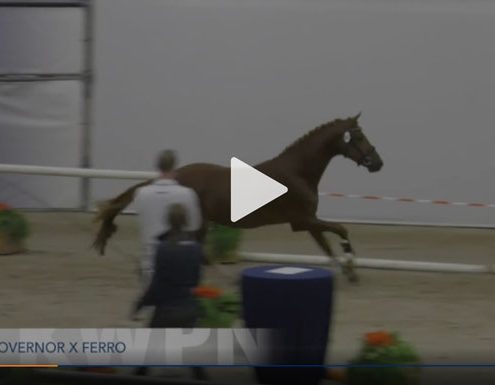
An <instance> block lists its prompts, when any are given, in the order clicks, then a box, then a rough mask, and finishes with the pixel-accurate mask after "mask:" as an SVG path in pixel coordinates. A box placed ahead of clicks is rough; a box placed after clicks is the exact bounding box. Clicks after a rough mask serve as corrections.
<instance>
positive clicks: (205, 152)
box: [93, 0, 495, 225]
mask: <svg viewBox="0 0 495 385" xmlns="http://www.w3.org/2000/svg"><path fill="white" fill-rule="evenodd" d="M96 34H97V36H98V42H97V43H98V44H97V46H96V58H97V71H98V78H97V94H96V126H95V133H94V134H95V136H94V154H93V155H94V163H95V166H96V167H104V168H119V169H129V170H141V169H149V168H150V166H151V164H152V162H153V159H154V156H155V154H156V152H157V151H159V150H160V149H163V148H175V149H177V150H178V151H179V153H180V155H181V158H182V161H183V163H189V162H195V161H209V162H216V163H221V164H228V162H229V159H230V157H231V156H236V157H239V158H240V159H243V160H245V161H247V162H251V163H256V162H259V161H261V160H264V159H266V158H269V157H271V156H273V155H274V154H276V153H277V152H278V151H280V150H281V149H283V148H284V146H286V145H287V144H289V143H290V142H292V141H293V140H294V139H296V138H297V137H298V136H300V135H302V134H303V133H305V132H306V131H307V130H309V129H311V128H313V127H315V126H317V125H319V124H320V123H322V122H325V121H328V120H332V119H334V118H336V117H345V116H348V115H351V114H355V113H357V112H358V111H362V112H363V115H362V125H363V127H364V128H365V130H366V133H367V134H368V136H369V137H370V138H371V140H372V142H374V144H375V145H376V146H377V148H378V150H379V152H380V153H381V154H382V156H383V158H384V161H385V167H384V169H383V170H382V171H381V172H380V173H379V174H373V175H370V174H368V173H367V172H366V171H364V170H362V169H358V168H356V167H355V166H354V165H352V164H350V163H349V162H348V161H345V160H343V159H339V160H338V161H336V162H335V163H333V164H332V165H331V166H330V168H329V169H328V171H327V173H326V174H325V177H324V180H323V181H322V183H321V190H322V191H337V192H344V193H362V194H378V195H387V196H411V197H417V198H434V199H452V200H467V201H474V202H478V201H480V202H491V201H495V182H494V179H493V177H492V176H493V171H494V168H495V166H494V164H495V163H494V161H493V157H492V146H493V143H494V141H495V127H494V125H493V123H492V122H493V117H492V110H493V106H494V103H495V95H494V92H495V74H494V69H495V45H494V44H493V36H495V5H494V4H493V3H489V2H483V1H470V2H469V3H463V2H457V1H432V2H426V1H424V2H423V1H402V2H391V1H390V2H388V1H387V2H377V1H367V2H359V1H350V2H329V1H315V0H310V1H308V0H305V1H291V0H263V1H261V0H243V1H240V0H237V1H236V0H181V1H178V0H177V1H171V0H167V1H164V0H142V1H139V2H137V1H134V0H100V1H98V2H97V29H96ZM127 185H128V183H122V182H110V181H101V182H96V183H95V184H94V191H93V192H94V198H95V199H101V198H106V197H108V196H112V195H114V194H115V193H118V192H119V191H120V190H121V188H122V187H123V186H127ZM320 206H321V207H320V213H321V215H322V216H329V217H335V218H347V219H368V220H393V221H424V222H432V223H433V222H450V223H462V224H465V223H469V224H488V225H495V220H494V214H495V211H494V210H493V209H492V210H490V209H475V208H446V207H432V206H425V205H422V206H420V205H412V204H409V205H407V204H397V203H389V202H382V203H380V202H360V201H355V200H351V201H347V200H339V199H332V198H324V199H323V200H322V201H321V205H320Z"/></svg>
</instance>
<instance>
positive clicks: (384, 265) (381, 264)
mask: <svg viewBox="0 0 495 385" xmlns="http://www.w3.org/2000/svg"><path fill="white" fill-rule="evenodd" d="M240 257H241V259H242V260H243V261H246V262H263V263H277V264H287V263H290V264H306V265H329V264H330V259H329V258H328V257H324V256H320V255H300V254H271V253H252V252H240ZM339 259H340V261H342V262H343V259H342V258H339ZM354 261H355V264H356V266H357V267H362V268H369V269H386V270H408V271H411V270H412V271H424V272H435V273H443V272H445V273H495V268H494V267H493V266H490V265H471V264H464V263H443V262H442V263H441V262H421V261H396V260H390V259H371V258H356V259H355V260H354Z"/></svg>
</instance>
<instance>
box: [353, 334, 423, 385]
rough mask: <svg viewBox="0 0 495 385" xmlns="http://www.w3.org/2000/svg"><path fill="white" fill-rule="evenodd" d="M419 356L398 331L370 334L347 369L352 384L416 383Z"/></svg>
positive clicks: (412, 384) (401, 384)
mask: <svg viewBox="0 0 495 385" xmlns="http://www.w3.org/2000/svg"><path fill="white" fill-rule="evenodd" d="M419 363H420V360H419V356H418V354H417V353H416V350H415V349H414V347H413V346H412V345H411V344H409V343H407V342H406V341H404V340H403V339H402V338H400V337H399V335H398V334H397V333H388V332H385V331H377V332H372V333H367V334H366V335H365V336H364V339H363V344H362V347H361V350H360V352H359V353H358V355H357V357H356V358H355V359H354V360H352V361H351V363H350V365H351V366H350V367H349V369H348V370H347V376H346V377H347V383H349V384H350V385H417V384H418V383H419V374H420V367H419Z"/></svg>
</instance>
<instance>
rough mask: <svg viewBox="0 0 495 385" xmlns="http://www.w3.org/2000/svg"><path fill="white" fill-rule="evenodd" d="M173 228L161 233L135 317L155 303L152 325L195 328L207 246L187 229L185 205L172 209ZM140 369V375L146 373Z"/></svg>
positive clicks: (198, 372) (200, 375) (197, 374)
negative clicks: (196, 293)
mask: <svg viewBox="0 0 495 385" xmlns="http://www.w3.org/2000/svg"><path fill="white" fill-rule="evenodd" d="M167 220H168V223H169V225H170V230H169V231H168V232H167V233H166V234H163V235H162V236H160V243H159V245H158V247H157V250H156V254H155V269H154V273H153V276H152V279H151V283H150V284H149V285H148V287H147V289H146V291H145V292H144V293H143V295H142V296H141V297H140V298H139V299H138V301H137V302H136V304H135V306H134V308H133V310H132V318H133V319H136V316H137V314H138V313H139V311H140V310H141V309H142V308H143V307H146V306H154V308H155V309H154V312H153V316H152V318H151V321H150V323H149V327H151V328H192V327H194V326H195V324H196V322H197V319H198V317H199V304H198V302H197V299H196V298H195V296H194V294H193V289H194V288H195V287H197V286H198V284H199V281H200V276H201V265H202V264H203V261H204V259H205V257H204V253H203V249H202V247H201V245H200V244H199V243H197V242H196V241H194V237H193V236H192V234H190V233H187V232H184V231H183V229H184V228H185V226H186V224H187V217H186V211H185V209H184V207H183V206H182V205H179V204H173V205H171V206H170V209H169V212H168V218H167ZM193 370H194V375H195V377H196V378H197V379H205V374H204V372H203V371H202V370H201V369H200V368H193ZM145 372H146V369H145V368H144V367H142V368H139V369H138V371H137V374H141V375H144V374H145Z"/></svg>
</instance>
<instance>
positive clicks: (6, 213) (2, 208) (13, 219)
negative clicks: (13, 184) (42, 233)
mask: <svg viewBox="0 0 495 385" xmlns="http://www.w3.org/2000/svg"><path fill="white" fill-rule="evenodd" d="M0 234H2V235H4V236H6V237H8V238H9V239H11V240H13V241H18V242H20V241H22V240H24V239H25V238H26V237H27V236H28V234H29V225H28V223H27V221H26V218H25V217H24V216H23V215H22V214H21V213H20V212H19V211H17V210H14V209H12V208H11V207H9V206H7V205H5V204H3V203H2V204H0Z"/></svg>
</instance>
